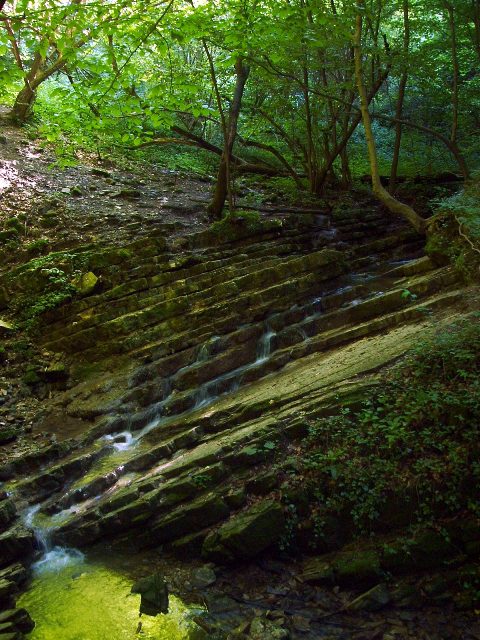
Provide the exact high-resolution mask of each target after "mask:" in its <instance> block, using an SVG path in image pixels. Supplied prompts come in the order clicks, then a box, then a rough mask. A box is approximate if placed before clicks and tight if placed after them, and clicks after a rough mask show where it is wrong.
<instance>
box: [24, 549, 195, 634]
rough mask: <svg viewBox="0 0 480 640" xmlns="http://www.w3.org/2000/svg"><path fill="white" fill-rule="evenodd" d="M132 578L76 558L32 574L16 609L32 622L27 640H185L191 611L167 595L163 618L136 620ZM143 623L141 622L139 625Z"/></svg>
mask: <svg viewBox="0 0 480 640" xmlns="http://www.w3.org/2000/svg"><path fill="white" fill-rule="evenodd" d="M131 586H132V580H131V579H129V578H128V577H126V576H124V575H122V574H120V573H117V572H116V571H114V570H112V569H110V568H108V567H106V566H104V565H102V564H99V563H98V564H97V563H92V562H88V561H82V560H80V559H79V560H78V561H77V562H73V563H72V564H69V565H67V566H64V567H61V568H58V567H53V568H52V569H50V570H49V568H48V567H46V568H45V567H44V568H42V570H41V571H40V572H38V571H37V572H36V574H35V576H34V578H33V581H32V584H31V586H30V588H29V590H28V591H27V592H26V593H24V594H23V595H22V596H21V598H20V599H19V601H18V603H17V606H19V607H25V608H26V609H27V610H28V611H29V613H30V615H31V616H32V618H33V619H34V620H35V622H36V627H35V629H34V631H33V632H32V633H31V635H30V636H29V638H30V639H31V640H187V639H190V638H193V637H194V636H195V635H196V633H195V629H198V627H197V626H196V625H195V624H194V623H193V622H191V619H190V618H191V616H192V614H194V610H192V609H189V608H188V607H187V606H186V605H185V604H183V603H182V601H181V600H180V599H178V598H176V597H175V596H172V595H171V596H170V611H169V613H168V614H166V615H162V614H160V615H158V616H156V617H155V618H153V617H150V616H142V617H141V618H140V617H139V613H138V612H139V606H140V596H139V595H131V594H130V589H131ZM140 623H141V624H140Z"/></svg>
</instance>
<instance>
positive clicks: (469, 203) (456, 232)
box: [426, 176, 480, 281]
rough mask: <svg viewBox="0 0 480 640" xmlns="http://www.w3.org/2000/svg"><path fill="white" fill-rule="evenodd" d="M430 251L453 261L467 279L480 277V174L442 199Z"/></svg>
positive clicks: (447, 261) (442, 260) (432, 254)
mask: <svg viewBox="0 0 480 640" xmlns="http://www.w3.org/2000/svg"><path fill="white" fill-rule="evenodd" d="M432 222H433V223H432V227H431V232H430V236H429V239H428V242H427V246H426V251H427V253H429V254H430V255H431V256H432V257H433V258H434V259H435V260H437V261H440V262H445V263H452V264H453V265H454V266H455V268H456V270H457V272H458V273H459V275H460V276H461V277H462V278H463V279H464V280H466V281H471V280H473V281H476V280H477V279H478V273H479V265H480V177H479V176H477V177H476V178H475V179H474V180H472V181H471V183H470V184H468V185H467V186H466V187H465V189H463V190H462V191H459V192H458V193H456V194H454V195H453V196H451V197H448V198H444V199H443V200H441V201H440V202H439V203H438V208H437V212H436V215H435V217H434V218H433V221H432Z"/></svg>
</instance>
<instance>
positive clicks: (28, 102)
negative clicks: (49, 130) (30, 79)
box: [10, 84, 37, 124]
mask: <svg viewBox="0 0 480 640" xmlns="http://www.w3.org/2000/svg"><path fill="white" fill-rule="evenodd" d="M36 97H37V92H36V90H35V89H32V87H31V86H30V85H29V84H25V86H24V87H23V89H21V90H20V91H19V93H18V94H17V97H16V98H15V102H14V104H13V107H12V110H11V111H10V117H11V118H12V120H13V121H14V122H15V123H17V124H24V123H25V122H26V121H27V120H28V118H29V116H30V114H31V113H32V109H33V105H34V104H35V99H36Z"/></svg>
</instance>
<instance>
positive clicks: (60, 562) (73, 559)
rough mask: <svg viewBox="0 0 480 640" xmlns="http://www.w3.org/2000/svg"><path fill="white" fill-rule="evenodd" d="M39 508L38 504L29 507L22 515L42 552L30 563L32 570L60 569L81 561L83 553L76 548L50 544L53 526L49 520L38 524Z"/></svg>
mask: <svg viewBox="0 0 480 640" xmlns="http://www.w3.org/2000/svg"><path fill="white" fill-rule="evenodd" d="M40 508H41V505H39V504H37V505H34V506H33V507H29V508H28V509H27V510H26V511H25V514H24V517H23V521H24V524H25V526H26V527H27V528H29V529H31V530H32V531H33V534H34V536H35V542H36V545H37V548H38V550H39V551H40V552H41V553H42V556H41V557H40V559H39V560H37V561H36V562H34V563H33V565H32V569H33V572H34V573H43V572H45V571H61V570H62V569H64V568H65V567H67V566H69V565H72V564H79V563H82V562H83V560H84V555H83V553H82V552H81V551H79V550H78V549H71V548H68V547H60V546H58V545H53V544H52V535H53V532H54V531H55V526H54V525H53V524H52V523H51V522H49V523H48V524H44V525H43V526H42V524H40V522H39V519H40V518H39V516H40V514H39V512H40Z"/></svg>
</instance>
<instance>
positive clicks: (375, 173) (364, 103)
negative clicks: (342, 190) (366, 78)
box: [354, 14, 426, 234]
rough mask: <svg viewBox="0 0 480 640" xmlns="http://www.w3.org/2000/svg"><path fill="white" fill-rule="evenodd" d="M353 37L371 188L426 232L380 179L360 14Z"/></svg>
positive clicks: (422, 220) (409, 208) (422, 222)
mask: <svg viewBox="0 0 480 640" xmlns="http://www.w3.org/2000/svg"><path fill="white" fill-rule="evenodd" d="M355 27H356V28H355V39H354V51H355V80H356V83H357V88H358V93H359V95H360V109H361V113H362V121H363V126H364V129H365V138H366V140H367V149H368V156H369V160H370V171H371V174H372V189H373V193H374V194H375V196H376V197H377V198H378V199H379V200H380V202H382V204H384V205H385V206H386V207H387V209H388V210H389V211H391V212H392V213H396V214H399V215H401V216H403V217H404V218H406V220H408V222H409V223H410V224H411V225H412V226H413V228H414V229H415V230H416V231H418V233H421V234H425V233H426V223H425V220H424V219H423V218H421V217H420V216H419V215H418V213H417V212H416V211H414V209H412V208H411V207H409V206H408V205H407V204H404V203H403V202H400V201H399V200H397V199H396V198H394V197H393V196H392V195H391V194H390V193H388V191H387V190H386V189H385V188H384V187H383V185H382V183H381V180H380V173H379V170H378V158H377V149H376V145H375V138H374V137H373V131H372V121H371V118H370V112H369V110H368V97H367V92H366V89H365V85H364V82H363V69H362V50H361V42H362V16H361V15H360V14H358V15H357V18H356V25H355Z"/></svg>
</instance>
